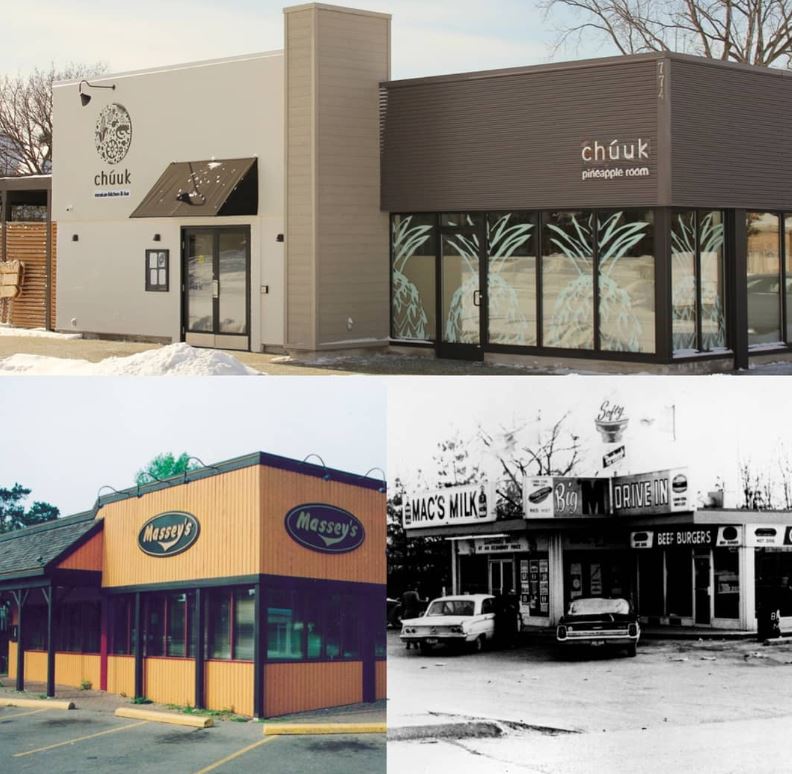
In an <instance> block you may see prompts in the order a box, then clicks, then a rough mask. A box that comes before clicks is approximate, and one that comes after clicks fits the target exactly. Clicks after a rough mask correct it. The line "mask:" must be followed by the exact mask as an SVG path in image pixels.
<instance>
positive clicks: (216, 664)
mask: <svg viewBox="0 0 792 774" xmlns="http://www.w3.org/2000/svg"><path fill="white" fill-rule="evenodd" d="M204 685H205V702H206V707H207V709H213V710H231V711H232V712H237V713H239V714H240V715H252V714H253V664H252V663H247V662H242V661H207V662H206V664H205V665H204Z"/></svg>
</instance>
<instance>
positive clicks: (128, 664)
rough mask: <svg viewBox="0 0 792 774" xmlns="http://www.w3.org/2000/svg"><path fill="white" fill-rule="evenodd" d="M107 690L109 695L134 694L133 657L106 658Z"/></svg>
mask: <svg viewBox="0 0 792 774" xmlns="http://www.w3.org/2000/svg"><path fill="white" fill-rule="evenodd" d="M107 690H108V692H109V693H123V694H125V695H126V696H134V694H135V658H134V656H108V657H107Z"/></svg>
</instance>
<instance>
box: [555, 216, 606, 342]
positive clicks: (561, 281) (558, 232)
mask: <svg viewBox="0 0 792 774" xmlns="http://www.w3.org/2000/svg"><path fill="white" fill-rule="evenodd" d="M594 220H595V218H594V213H593V212H591V211H588V210H584V211H568V212H548V213H545V217H544V231H543V234H542V315H543V320H542V336H543V342H544V345H545V346H546V347H562V348H564V349H593V348H594V238H595V236H594V227H595V226H594Z"/></svg>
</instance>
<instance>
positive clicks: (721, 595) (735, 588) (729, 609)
mask: <svg viewBox="0 0 792 774" xmlns="http://www.w3.org/2000/svg"><path fill="white" fill-rule="evenodd" d="M712 554H713V571H714V577H715V618H739V617H740V575H739V572H740V569H739V557H738V555H737V550H736V549H734V548H715V549H713V552H712Z"/></svg>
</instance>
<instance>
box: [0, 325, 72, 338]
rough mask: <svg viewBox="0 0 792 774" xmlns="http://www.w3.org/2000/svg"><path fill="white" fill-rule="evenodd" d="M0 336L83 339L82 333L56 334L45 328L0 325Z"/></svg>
mask: <svg viewBox="0 0 792 774" xmlns="http://www.w3.org/2000/svg"><path fill="white" fill-rule="evenodd" d="M0 336H30V337H33V338H40V339H81V338H82V334H81V333H56V332H55V331H45V330H44V328H14V327H12V326H11V325H5V324H4V323H0Z"/></svg>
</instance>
